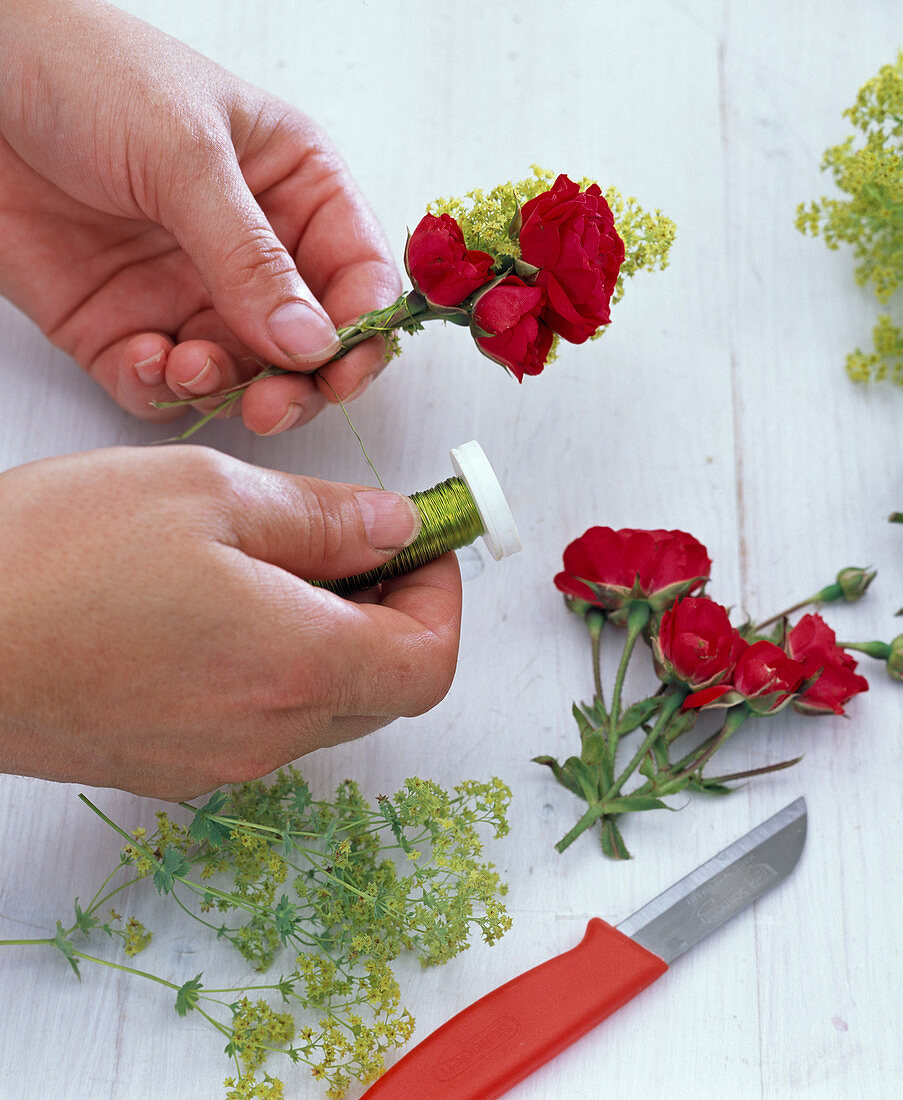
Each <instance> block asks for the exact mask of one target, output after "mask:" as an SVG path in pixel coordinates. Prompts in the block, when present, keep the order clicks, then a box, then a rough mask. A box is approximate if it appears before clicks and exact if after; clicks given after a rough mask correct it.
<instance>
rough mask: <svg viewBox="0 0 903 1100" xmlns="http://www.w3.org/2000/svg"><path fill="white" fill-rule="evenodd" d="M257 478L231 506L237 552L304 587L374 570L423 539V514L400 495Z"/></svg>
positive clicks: (267, 475)
mask: <svg viewBox="0 0 903 1100" xmlns="http://www.w3.org/2000/svg"><path fill="white" fill-rule="evenodd" d="M259 473H260V477H259V478H256V479H254V481H253V483H252V484H251V485H250V486H248V485H247V484H245V485H241V484H240V485H239V486H237V488H238V493H237V495H236V496H235V497H234V498H233V500H234V507H233V510H232V517H231V518H232V530H233V533H234V535H235V540H236V544H237V546H238V549H240V550H241V551H242V552H243V553H245V554H247V555H248V556H249V557H252V558H256V559H258V560H259V561H265V562H268V563H270V564H271V565H277V566H279V567H280V568H282V569H285V570H287V571H288V572H290V573H294V574H295V575H296V576H298V577H301V578H302V579H305V580H334V579H336V578H339V577H349V576H353V575H354V574H356V573H363V572H366V571H368V570H370V569H376V568H377V567H378V566H380V565H383V564H384V563H385V562H386V561H388V560H389V558H391V557H392V556H393V555H394V554H395V553H397V552H398V551H399V550H401V549H402V547H404V546H409V545H410V544H411V543H412V542H413V541H414V539H415V538H416V537H417V535H418V534H419V533H420V526H421V518H420V512H419V511H418V510H417V506H416V505H415V504H414V502H413V501H412V500H411V499H410V498H409V497H406V496H403V495H402V494H401V493H393V492H388V491H386V490H382V489H367V488H362V487H359V486H354V485H342V484H337V483H334V482H329V481H318V480H317V479H315V478H305V477H296V476H293V475H292V474H283V473H279V472H278V471H259Z"/></svg>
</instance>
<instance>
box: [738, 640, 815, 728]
mask: <svg viewBox="0 0 903 1100" xmlns="http://www.w3.org/2000/svg"><path fill="white" fill-rule="evenodd" d="M805 678H806V669H805V666H804V665H803V663H802V662H801V661H795V660H794V659H793V658H792V657H788V656H787V654H786V653H785V652H784V650H783V649H781V647H780V646H776V645H774V643H772V642H765V641H761V642H754V643H753V644H752V645H751V646H748V647H747V648H746V649H745V650H744V651H743V653H742V654H741V655H740V658H739V660H738V661H737V667H736V668H735V669H734V676H733V681H734V687H735V688H736V690H737V691H738V692H739V693H740V694H741V695H742V696H743V698H744V700H745V702H746V704H747V706H749V707H750V709H751V710H753V711H755V712H756V713H757V714H770V713H772V712H774V711H777V710H780V709H781V708H782V707H784V706H786V704H787V703H789V702H790V699H791V697H792V696H793V693H794V692H795V691H796V690H797V688H798V687H799V686H800V684H801V683H802V682H803V680H804V679H805Z"/></svg>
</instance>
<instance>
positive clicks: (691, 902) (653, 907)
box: [362, 798, 806, 1100]
mask: <svg viewBox="0 0 903 1100" xmlns="http://www.w3.org/2000/svg"><path fill="white" fill-rule="evenodd" d="M805 839H806V801H805V799H803V798H798V799H797V800H796V801H795V802H791V803H790V805H789V806H785V807H784V809H783V810H781V811H780V812H779V813H776V814H775V815H774V816H773V817H770V818H768V820H767V821H764V822H762V824H761V825H759V826H757V827H756V828H755V829H753V830H752V831H751V832H749V833H747V834H746V835H745V836H742V837H740V839H739V840H736V841H734V843H733V844H731V845H729V846H728V847H727V848H725V849H724V851H722V852H719V853H718V855H716V856H714V857H713V858H712V859H710V860H708V862H706V863H703V864H702V866H701V867H697V868H696V870H695V871H691V872H690V874H689V875H687V876H686V877H685V878H682V879H681V880H680V881H679V882H677V883H675V884H674V885H673V886H671V887H669V889H667V890H665V891H664V893H661V894H659V895H658V897H656V898H653V900H652V901H650V902H648V903H647V904H646V905H644V906H643V907H642V908H641V909H638V910H637V911H636V912H635V913H634V914H633V916H630V917H628V918H627V919H626V920H625V921H622V922H621V923H620V924H619V925H617V927H613V926H612V925H610V924H607V923H606V922H605V921H603V920H600V919H599V918H598V917H593V918H592V919H591V920H590V922H589V924H587V926H586V933H585V935H584V937H583V939H582V940H581V941H580V943H578V944H577V946H576V947H572V948H571V949H570V950H569V951H565V952H563V953H562V954H560V955H556V956H555V957H554V958H551V959H549V960H547V961H546V962H544V963H540V964H539V966H535V967H533V969H532V970H528V971H526V972H525V973H524V974H521V975H520V976H519V977H517V978H513V979H512V980H511V981H510V982H507V983H506V984H505V985H501V986H499V987H498V989H494V990H493V991H492V992H491V993H487V994H486V996H485V997H481V998H480V1000H478V1001H475V1002H474V1003H473V1004H472V1005H470V1006H468V1007H467V1008H465V1009H463V1010H462V1011H461V1012H459V1013H458V1014H457V1016H453V1017H452V1019H450V1020H448V1021H447V1022H446V1023H444V1024H442V1025H441V1026H440V1027H439V1028H437V1029H436V1030H435V1031H434V1032H433V1033H432V1034H431V1035H428V1036H427V1037H426V1038H425V1039H424V1040H423V1041H422V1042H420V1043H419V1044H418V1045H417V1046H415V1047H414V1048H413V1049H411V1050H410V1051H409V1052H408V1053H407V1054H405V1055H404V1057H402V1058H401V1059H400V1060H399V1061H398V1062H396V1063H395V1065H394V1066H392V1067H390V1069H389V1070H387V1072H386V1073H384V1074H383V1076H382V1077H380V1078H379V1079H378V1080H377V1081H376V1082H374V1084H372V1085H371V1086H370V1088H369V1089H367V1091H366V1092H365V1093H364V1096H363V1097H362V1100H494V1098H495V1097H497V1096H501V1095H502V1094H503V1093H505V1092H507V1091H508V1089H510V1088H512V1087H513V1086H514V1085H516V1084H517V1082H518V1081H522V1080H523V1079H524V1078H525V1077H527V1076H529V1074H531V1073H532V1072H533V1071H534V1070H536V1069H538V1068H539V1067H540V1066H541V1065H543V1064H544V1063H545V1062H548V1061H549V1060H550V1059H551V1058H554V1057H555V1055H556V1054H559V1053H560V1052H561V1051H562V1050H564V1048H565V1047H567V1046H569V1045H570V1044H571V1043H573V1042H574V1041H575V1040H577V1039H579V1038H580V1037H581V1036H582V1035H585V1034H586V1032H587V1031H589V1030H590V1029H591V1028H593V1027H595V1026H596V1024H598V1023H601V1021H602V1020H604V1019H605V1018H606V1016H610V1015H611V1013H612V1012H614V1011H615V1010H616V1009H618V1008H620V1007H621V1006H622V1005H624V1004H626V1003H627V1001H629V1000H630V999H631V997H634V996H635V995H636V994H637V993H639V992H640V991H641V990H643V989H645V988H646V987H647V986H648V985H651V984H652V982H654V981H655V980H656V978H660V977H661V975H662V974H664V973H665V971H666V970H667V969H668V966H669V964H670V963H672V962H673V961H674V960H675V959H676V958H678V957H679V956H680V955H682V954H683V953H684V952H685V951H687V950H688V949H689V948H691V947H693V946H694V945H695V944H697V943H698V942H699V941H700V940H701V939H703V938H704V937H705V936H707V935H708V934H709V933H710V932H713V931H714V930H715V929H716V928H719V927H720V926H721V925H722V924H724V922H725V921H727V920H729V919H730V918H731V917H732V916H734V915H735V914H736V913H739V912H740V910H741V909H745V908H746V906H747V905H750V904H751V903H752V902H754V901H755V900H756V899H757V898H758V897H760V896H761V895H762V894H764V893H765V891H766V890H770V889H771V887H772V886H774V885H776V884H777V883H778V882H780V881H781V880H782V879H784V878H786V877H787V875H789V874H790V872H791V871H792V870H793V868H794V867H795V866H796V863H797V861H798V860H799V857H800V853H801V852H802V850H803V844H804V842H805Z"/></svg>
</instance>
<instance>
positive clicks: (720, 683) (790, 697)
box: [555, 527, 868, 714]
mask: <svg viewBox="0 0 903 1100" xmlns="http://www.w3.org/2000/svg"><path fill="white" fill-rule="evenodd" d="M564 567H565V568H564V571H563V572H562V573H559V574H558V575H557V576H556V578H555V585H556V587H557V588H559V589H560V590H561V591H562V592H564V593H565V594H566V595H568V596H571V597H576V598H578V599H580V600H582V601H584V602H585V603H587V604H589V605H594V606H597V607H598V608H600V609H601V610H604V611H606V612H607V613H608V614H609V615H610V617H611V619H612V621H613V622H619V621H622V620H623V619H624V616H625V613H626V609H627V608H628V607H629V606H630V604H631V602H634V601H640V602H642V603H646V604H648V605H649V607H650V608H651V609H652V610H653V611H658V612H661V616H660V618H658V619H657V620H656V621H655V622H654V623H653V624H652V629H651V631H650V636H649V640H650V643H651V646H652V653H653V659H654V664H655V670H656V673H657V674H658V677H659V679H661V680H663V681H664V682H665V683H669V684H676V685H681V686H683V687H684V688H685V689H686V690H687V692H688V694H687V695H686V698H685V699H684V700H683V702H682V707H683V709H685V710H687V709H692V708H698V709H702V708H709V707H716V706H717V707H730V706H736V705H738V704H743V705H745V706H747V707H748V708H749V709H750V710H751V711H752V712H753V713H755V714H771V713H774V712H775V711H778V710H781V709H783V708H784V707H785V706H787V705H788V704H789V703H792V704H793V706H794V708H795V709H797V710H799V711H800V712H802V713H804V714H828V713H834V714H843V713H844V709H843V708H844V704H845V703H847V702H848V701H849V700H850V699H851V698H852V697H853V696H854V695H857V694H858V693H859V692H862V691H867V690H868V683H867V681H866V680H865V678H864V677H863V676H859V675H858V674H857V673H856V672H855V671H854V669H855V668H856V661H855V660H854V659H853V657H851V656H850V654H848V653H847V652H845V650H843V649H842V648H841V647H840V646H838V645H837V641H836V638H835V635H834V631H833V630H832V629H831V628H830V626H828V624H827V623H826V622H825V621H824V619H823V618H822V617H821V616H820V615H818V614H808V615H805V616H803V618H802V619H800V621H799V622H798V623H797V624H796V625H795V626H794V627H792V628H788V626H787V624H786V621H784V620H782V621H781V623H780V624H779V626H778V628H777V630H776V632H775V635H776V637H770V638H765V637H757V636H756V634H755V630H754V628H752V627H751V626H746V627H744V628H743V630H742V631H741V630H738V629H737V628H736V627H734V626H732V625H731V622H730V619H729V617H728V612H727V609H726V608H725V607H723V606H722V605H721V604H719V603H716V602H715V601H714V600H712V599H710V598H709V597H708V596H704V595H700V596H694V595H692V594H691V593H693V592H696V591H698V590H699V589H701V588H702V587H703V586H704V585H705V583H706V582H707V581H708V579H709V572H710V569H711V562H710V561H709V558H708V555H707V553H706V550H705V547H704V546H703V545H702V544H701V543H700V542H698V541H697V540H696V539H695V538H694V537H693V536H692V535H688V534H687V533H686V532H684V531H634V530H629V529H625V530H621V531H613V530H612V529H611V528H609V527H591V528H590V529H589V530H588V531H587V532H586V533H585V534H584V535H582V536H581V537H580V538H579V539H576V540H575V541H574V542H572V543H571V544H570V546H568V548H567V549H566V550H565V552H564ZM777 638H779V639H780V644H778V641H777Z"/></svg>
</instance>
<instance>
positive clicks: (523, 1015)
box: [363, 917, 668, 1100]
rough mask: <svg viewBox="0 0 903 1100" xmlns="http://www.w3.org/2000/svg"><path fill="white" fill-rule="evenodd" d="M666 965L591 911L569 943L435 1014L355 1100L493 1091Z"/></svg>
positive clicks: (475, 1099)
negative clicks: (455, 1008)
mask: <svg viewBox="0 0 903 1100" xmlns="http://www.w3.org/2000/svg"><path fill="white" fill-rule="evenodd" d="M667 969H668V964H667V963H666V962H665V961H664V960H663V959H660V958H659V957H658V955H653V953H652V952H651V951H647V950H646V948H645V947H641V946H640V945H639V944H638V943H636V942H634V941H633V940H632V939H630V937H629V936H625V935H624V933H623V932H619V931H618V930H617V929H616V928H613V927H612V926H611V925H610V924H606V923H605V921H602V920H599V918H598V917H593V919H592V920H591V921H590V922H589V924H588V925H587V926H586V934H585V935H584V937H583V939H582V940H581V941H580V943H578V944H577V946H576V947H572V948H571V949H570V950H569V951H564V952H563V953H562V954H560V955H556V956H555V957H554V958H552V959H549V960H548V961H547V962H544V963H540V965H539V966H535V967H534V968H533V969H532V970H528V971H527V972H526V973H525V974H521V975H519V977H517V978H514V979H512V980H511V981H510V982H507V983H506V984H505V985H501V986H499V987H498V989H494V990H493V991H492V992H491V993H487V994H486V996H485V997H481V998H480V1000H478V1001H474V1003H473V1004H472V1005H469V1006H468V1007H467V1008H465V1009H463V1010H462V1011H461V1012H459V1013H458V1014H457V1016H453V1017H452V1019H450V1020H448V1021H447V1022H446V1023H444V1024H442V1026H441V1027H439V1028H437V1029H436V1030H435V1031H434V1032H433V1033H432V1034H431V1035H427V1037H426V1038H425V1039H424V1040H423V1041H422V1042H420V1043H419V1044H418V1045H417V1046H415V1047H413V1048H412V1049H411V1050H410V1051H408V1053H407V1054H406V1055H405V1056H404V1057H403V1058H401V1059H400V1060H399V1061H398V1062H396V1063H395V1065H394V1066H392V1067H391V1068H390V1069H389V1070H388V1071H387V1072H386V1073H384V1074H383V1076H382V1077H380V1078H379V1080H378V1081H376V1082H375V1083H374V1084H373V1085H371V1086H370V1088H369V1089H368V1090H367V1091H366V1092H365V1093H364V1097H363V1100H495V1097H497V1096H501V1095H502V1094H503V1093H505V1092H507V1091H508V1089H510V1088H512V1087H513V1086H514V1085H516V1084H517V1082H518V1081H521V1080H523V1078H524V1077H527V1076H529V1074H531V1073H532V1072H533V1071H534V1070H535V1069H538V1068H539V1067H540V1066H541V1065H543V1064H544V1063H545V1062H548V1061H549V1059H550V1058H554V1057H555V1055H556V1054H559V1053H560V1052H561V1051H562V1050H564V1048H565V1047H566V1046H569V1045H570V1044H571V1043H573V1042H574V1041H575V1040H577V1039H579V1038H580V1036H581V1035H585V1034H586V1032H587V1031H589V1030H590V1028H593V1027H595V1026H596V1024H598V1023H601V1021H602V1020H604V1019H605V1017H606V1016H609V1015H611V1013H612V1012H614V1011H615V1010H616V1009H618V1008H620V1007H621V1006H622V1005H623V1004H626V1003H627V1001H629V1000H630V998H631V997H634V996H636V994H637V993H639V992H640V991H641V990H643V989H645V988H646V986H647V985H651V984H652V982H654V981H655V979H656V978H658V977H660V976H661V975H662V974H664V972H665V971H666V970H667Z"/></svg>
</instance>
